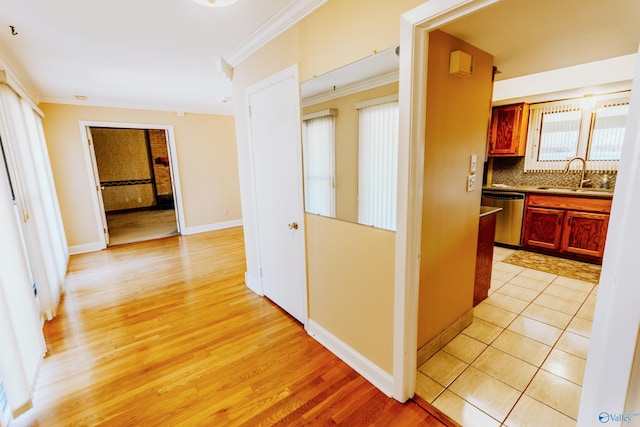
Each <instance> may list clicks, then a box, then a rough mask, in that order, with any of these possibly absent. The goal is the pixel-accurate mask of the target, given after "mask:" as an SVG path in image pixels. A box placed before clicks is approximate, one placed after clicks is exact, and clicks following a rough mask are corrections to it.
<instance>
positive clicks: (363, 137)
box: [358, 102, 399, 230]
mask: <svg viewBox="0 0 640 427" xmlns="http://www.w3.org/2000/svg"><path fill="white" fill-rule="evenodd" d="M398 121H399V109H398V102H387V103H384V104H379V105H373V106H369V107H363V108H360V110H359V142H358V222H359V223H361V224H366V225H372V226H374V227H380V228H384V229H387V230H395V229H396V204H397V200H396V198H397V187H398Z"/></svg>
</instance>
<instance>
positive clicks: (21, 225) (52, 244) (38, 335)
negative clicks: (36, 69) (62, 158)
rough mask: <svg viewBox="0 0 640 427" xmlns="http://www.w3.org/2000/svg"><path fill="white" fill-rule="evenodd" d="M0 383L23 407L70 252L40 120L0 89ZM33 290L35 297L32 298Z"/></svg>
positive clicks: (22, 102) (11, 403)
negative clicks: (1, 157) (44, 329)
mask: <svg viewBox="0 0 640 427" xmlns="http://www.w3.org/2000/svg"><path fill="white" fill-rule="evenodd" d="M0 144H2V150H1V152H2V153H3V159H2V161H3V162H5V164H6V167H5V165H2V167H0V224H2V226H3V230H2V233H3V235H2V239H0V337H2V342H1V343H0V345H2V351H0V377H1V378H2V381H3V383H4V387H5V392H6V398H7V404H8V405H9V406H10V407H11V408H12V409H14V410H15V409H18V408H21V407H23V406H24V405H27V404H28V403H29V402H30V400H31V391H32V387H33V385H34V381H35V379H36V375H37V371H38V367H39V366H40V362H41V361H42V357H43V355H44V353H45V351H46V344H45V342H44V336H43V334H42V323H41V321H42V317H47V318H51V317H53V316H54V315H55V314H56V310H57V306H58V303H59V300H60V289H61V286H62V283H63V280H64V276H65V273H66V268H67V262H68V258H69V252H68V248H67V244H66V238H65V235H64V229H63V228H62V219H61V216H60V210H59V206H58V201H57V197H56V194H55V191H54V184H53V177H52V174H51V168H50V164H49V158H48V154H47V150H46V145H45V140H44V133H43V131H42V122H41V118H40V116H39V115H38V114H37V113H36V111H34V109H33V107H32V106H31V105H30V104H29V103H28V102H27V101H25V100H24V99H22V98H21V97H20V96H18V95H17V94H16V93H15V92H14V91H13V90H12V89H11V88H10V87H9V86H8V85H6V84H0ZM36 291H37V293H36Z"/></svg>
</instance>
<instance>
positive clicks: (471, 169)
mask: <svg viewBox="0 0 640 427" xmlns="http://www.w3.org/2000/svg"><path fill="white" fill-rule="evenodd" d="M477 166H478V156H477V155H476V154H472V155H471V163H470V164H469V172H470V173H474V172H475V171H476V168H477Z"/></svg>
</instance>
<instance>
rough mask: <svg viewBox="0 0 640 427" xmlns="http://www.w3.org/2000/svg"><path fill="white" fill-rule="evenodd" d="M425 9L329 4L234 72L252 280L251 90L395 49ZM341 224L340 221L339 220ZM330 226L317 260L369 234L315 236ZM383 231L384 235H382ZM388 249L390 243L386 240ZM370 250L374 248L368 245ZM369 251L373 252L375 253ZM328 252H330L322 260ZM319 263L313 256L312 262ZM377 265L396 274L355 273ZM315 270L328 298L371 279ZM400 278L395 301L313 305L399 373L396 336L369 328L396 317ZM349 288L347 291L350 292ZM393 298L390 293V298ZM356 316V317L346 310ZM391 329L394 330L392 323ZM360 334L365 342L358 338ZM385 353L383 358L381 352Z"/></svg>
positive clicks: (364, 1) (406, 3)
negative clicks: (392, 361) (293, 72)
mask: <svg viewBox="0 0 640 427" xmlns="http://www.w3.org/2000/svg"><path fill="white" fill-rule="evenodd" d="M421 3H423V1H422V0H396V1H381V0H378V1H371V0H329V1H328V2H327V3H325V4H324V5H323V6H321V7H320V8H319V9H317V10H316V11H315V12H313V13H312V14H311V15H309V16H308V17H307V18H305V19H304V20H302V21H301V22H300V23H299V24H298V25H296V26H294V27H293V28H291V29H290V30H288V31H287V32H285V33H284V34H282V35H280V36H279V37H277V38H276V39H275V40H274V41H272V42H271V43H269V44H268V45H267V46H265V47H264V48H262V49H260V50H259V51H257V52H256V53H254V54H253V55H251V56H250V57H249V58H247V59H246V60H244V61H243V62H242V63H241V64H239V65H237V66H236V67H235V68H234V77H233V92H234V104H235V112H236V131H237V141H238V158H239V163H240V184H241V191H242V200H243V219H244V225H245V229H244V231H245V248H246V255H247V276H249V277H253V278H258V277H259V262H258V251H257V236H256V230H255V227H254V226H253V224H254V223H255V212H254V211H253V205H252V194H253V187H252V184H251V172H250V157H249V151H248V135H247V122H246V106H245V104H244V99H245V98H244V97H245V90H246V88H247V87H249V86H250V85H252V84H254V83H257V82H259V81H261V80H263V79H265V78H267V77H268V76H270V75H272V74H274V73H276V72H278V71H281V70H283V69H285V68H286V67H289V66H291V65H293V64H299V70H300V79H301V81H304V80H307V79H309V78H311V77H313V75H320V74H322V73H325V72H327V71H330V70H333V69H335V68H338V67H341V66H344V65H346V64H348V63H351V62H354V61H357V60H359V59H361V58H363V57H366V56H368V55H371V54H373V53H374V52H378V51H382V50H384V49H387V48H389V47H392V46H395V45H397V44H398V43H399V40H400V15H401V14H402V13H403V12H405V11H407V10H410V9H412V8H413V7H415V6H417V5H418V4H421ZM334 221H337V220H334ZM324 224H325V222H324V221H312V222H310V223H309V224H308V225H307V226H306V231H307V247H308V248H309V250H310V251H312V253H313V255H314V256H316V257H320V259H322V260H328V259H330V258H329V257H330V255H331V253H332V252H333V251H335V250H336V248H339V247H340V246H341V245H342V244H343V242H354V243H353V244H355V245H357V243H358V242H360V241H361V240H360V239H361V236H360V234H361V233H364V232H366V231H370V232H372V233H375V232H376V230H373V229H368V230H366V231H363V230H362V229H361V226H360V225H357V224H347V223H344V224H341V225H342V226H343V227H342V228H341V231H342V234H341V235H340V238H339V239H334V240H331V241H329V240H322V241H319V242H317V241H316V240H315V239H316V238H315V236H318V235H320V234H322V233H323V232H324V231H325V230H324V228H325V225H324ZM378 231H379V230H378ZM381 245H385V243H384V242H381ZM388 245H389V247H387V248H386V249H385V250H383V252H384V253H389V251H391V252H390V253H392V254H393V253H394V250H395V249H394V246H395V245H394V241H393V239H390V240H389V242H388ZM362 250H367V249H366V248H365V247H364V244H363V245H362ZM367 253H368V252H367ZM321 254H324V255H322V256H321ZM308 259H309V260H311V256H309V257H308ZM374 259H375V260H377V262H379V263H383V264H384V265H378V266H376V267H377V268H383V269H384V270H385V271H386V270H387V269H393V268H394V263H395V259H394V257H388V258H385V259H384V260H382V259H379V258H371V257H366V256H363V257H361V258H358V260H357V261H358V262H357V264H353V265H351V266H349V269H350V270H349V271H351V272H362V271H365V270H367V269H368V268H371V267H372V263H373V262H374ZM315 268H316V267H315V264H314V269H313V270H312V271H311V272H310V273H309V276H308V283H309V291H310V292H311V293H312V294H313V293H314V289H313V288H314V287H315V286H321V287H323V288H324V289H323V291H322V292H323V293H324V294H326V295H336V296H339V295H342V294H344V293H345V292H350V291H351V290H358V291H360V290H364V289H366V287H364V286H363V285H364V281H363V280H362V278H360V279H357V281H356V283H353V282H351V283H345V282H343V281H339V282H326V278H324V277H323V276H317V275H316V274H315V273H314V272H315V271H316V269H315ZM322 268H324V269H331V268H333V266H331V265H324V266H323V267H322ZM393 286H394V283H393V278H390V279H389V280H388V282H387V281H385V283H384V284H380V285H379V288H380V289H383V290H384V292H385V294H386V295H391V296H390V297H389V298H388V299H386V300H385V301H384V302H380V304H378V305H375V306H367V305H366V304H357V302H354V303H353V304H348V308H345V306H331V305H325V304H318V302H317V301H315V300H314V297H313V296H311V298H310V299H309V309H310V313H311V315H310V319H311V320H314V321H315V320H316V319H318V320H319V323H320V326H322V327H323V328H325V329H326V330H327V331H329V332H330V333H331V334H333V335H335V336H336V337H343V338H345V341H344V342H345V343H346V344H347V345H349V346H352V347H353V348H355V347H358V346H359V343H367V345H366V347H358V348H359V351H361V354H362V355H363V356H364V357H365V358H367V359H369V360H376V361H378V363H380V365H378V366H379V367H380V368H382V369H384V370H385V371H387V372H389V373H390V372H391V367H390V365H388V362H386V361H388V360H389V358H390V357H392V356H391V355H392V352H393V337H392V334H386V333H382V334H380V333H379V331H378V330H376V329H375V328H373V327H366V326H363V325H375V324H378V319H379V318H383V319H392V316H393V296H392V292H393ZM345 287H346V288H347V289H344V288H345ZM386 292H389V293H388V294H387V293H386ZM346 310H348V313H346V312H345V311H346ZM332 317H338V318H345V317H349V318H357V319H360V321H359V322H358V323H331V324H323V323H321V322H326V319H330V318H332ZM388 327H389V328H392V327H393V322H392V321H391V320H390V321H389V324H388ZM355 336H358V339H357V340H352V337H355ZM380 352H382V353H383V354H384V355H383V356H381V355H380V354H379V353H380Z"/></svg>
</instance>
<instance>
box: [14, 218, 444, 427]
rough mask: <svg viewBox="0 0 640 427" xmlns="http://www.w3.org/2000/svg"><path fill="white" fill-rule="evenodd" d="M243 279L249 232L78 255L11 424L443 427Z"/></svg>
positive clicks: (172, 239)
mask: <svg viewBox="0 0 640 427" xmlns="http://www.w3.org/2000/svg"><path fill="white" fill-rule="evenodd" d="M245 270H246V268H245V264H244V248H243V241H242V228H233V229H227V230H221V231H215V232H210V233H202V234H197V235H192V236H174V237H169V238H166V239H162V240H155V241H149V242H142V243H135V244H130V245H125V246H118V247H113V248H109V249H107V250H104V251H100V252H94V253H90V254H84V255H77V256H73V257H72V259H71V263H70V268H69V274H68V277H67V280H66V283H65V294H64V297H63V301H62V303H61V306H60V311H59V315H58V317H56V318H55V319H54V320H53V321H51V322H47V324H46V326H45V335H46V339H47V343H48V355H47V357H46V358H45V360H44V361H43V364H42V367H41V369H40V374H39V378H38V381H37V385H36V391H35V395H34V400H33V404H34V408H33V409H32V410H30V411H28V412H27V413H26V414H24V415H22V416H21V417H19V418H17V419H16V420H14V422H13V423H12V426H22V425H31V426H47V427H52V426H88V425H91V426H93V425H110V426H111V425H113V426H134V425H135V426H174V425H183V426H194V425H206V426H219V425H247V426H259V425H274V424H278V425H287V426H288V425H302V424H310V425H358V426H361V425H380V426H393V425H398V426H419V425H424V426H440V425H446V424H441V423H440V422H438V421H437V420H436V419H435V418H434V417H432V416H431V415H430V414H428V413H427V412H425V411H424V410H423V409H422V408H420V407H418V406H417V405H416V404H415V403H413V402H409V403H407V404H401V403H398V402H397V401H395V400H393V399H389V398H387V397H386V396H384V395H383V394H382V393H381V392H380V391H378V390H377V389H375V388H374V387H373V386H372V385H370V384H369V383H368V382H367V381H366V380H364V379H363V378H362V377H361V376H360V375H358V374H357V373H355V372H354V371H353V370H352V369H351V368H349V367H348V366H347V365H346V364H344V363H343V362H342V361H340V360H339V359H338V358H337V357H336V356H334V355H333V354H332V353H330V352H329V351H328V350H326V349H325V348H324V347H322V346H321V345H320V344H318V343H317V342H316V341H315V340H313V339H312V338H311V337H309V336H308V334H307V333H306V332H305V331H304V329H303V327H302V326H301V325H300V324H299V323H298V322H296V321H295V320H293V319H292V318H291V317H290V316H288V315H287V314H286V313H284V312H283V311H281V310H280V309H279V308H277V307H276V306H275V305H273V304H272V303H271V302H270V301H268V300H267V299H265V298H261V297H259V296H257V295H255V294H253V293H252V292H251V291H249V290H247V288H246V287H245V284H244V272H245ZM445 422H446V420H445Z"/></svg>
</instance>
